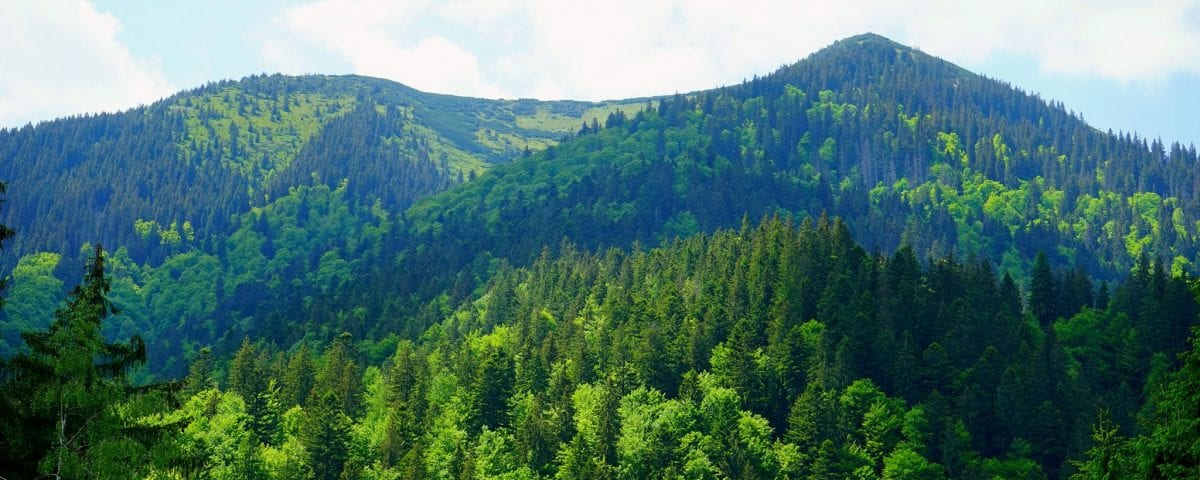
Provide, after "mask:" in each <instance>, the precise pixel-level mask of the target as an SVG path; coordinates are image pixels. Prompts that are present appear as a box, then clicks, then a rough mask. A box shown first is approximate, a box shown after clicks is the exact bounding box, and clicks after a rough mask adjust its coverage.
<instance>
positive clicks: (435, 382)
mask: <svg viewBox="0 0 1200 480" xmlns="http://www.w3.org/2000/svg"><path fill="white" fill-rule="evenodd" d="M561 250H562V254H561V255H559V256H557V257H552V256H550V255H549V254H543V255H542V256H541V257H540V258H539V259H538V260H537V261H535V262H534V263H533V264H532V265H531V266H530V267H528V268H516V269H514V268H510V267H507V266H503V267H501V269H500V271H499V273H497V275H496V276H495V277H494V279H493V280H492V281H491V283H490V285H489V286H488V288H487V290H486V293H485V294H484V295H483V296H482V297H481V298H479V299H478V300H474V301H469V302H466V303H464V304H462V305H460V306H457V307H455V308H453V309H452V310H450V311H448V313H447V315H446V317H445V319H444V320H443V321H441V322H439V323H438V324H436V325H433V326H432V327H430V328H429V329H427V330H426V331H425V332H424V333H423V334H422V335H421V337H420V338H419V339H417V340H415V341H410V340H400V339H398V338H396V337H392V339H391V340H389V341H385V342H360V343H355V342H354V341H353V340H352V337H351V336H350V335H349V334H343V335H340V336H338V337H337V338H335V339H334V340H333V341H332V342H331V343H329V344H328V345H327V346H325V347H324V348H323V349H321V350H323V352H322V353H321V354H320V355H315V354H314V353H313V352H314V351H315V350H317V349H320V348H319V347H320V346H319V345H314V344H313V343H312V342H301V343H299V344H297V346H296V347H294V348H291V349H287V350H280V349H278V348H276V347H273V346H271V345H270V344H264V343H261V342H250V341H249V340H245V341H243V342H242V344H241V347H240V348H239V349H238V351H237V352H236V354H235V355H233V356H232V359H230V360H228V361H227V362H226V361H214V360H213V359H212V357H211V356H210V355H211V354H210V353H209V352H208V351H207V350H204V351H202V352H201V353H200V354H199V355H198V357H197V360H196V361H194V362H193V364H192V366H191V369H190V373H189V374H188V375H187V376H186V378H185V380H184V382H183V385H182V387H181V390H180V391H178V392H177V393H175V394H174V395H176V396H177V398H178V402H177V403H176V406H171V405H170V403H171V402H163V401H162V399H161V398H160V397H156V396H150V398H146V397H147V395H145V394H141V395H134V394H126V396H125V397H121V396H116V397H114V396H112V393H110V394H109V396H107V397H102V398H103V401H102V403H103V404H104V405H108V407H106V408H108V410H102V411H103V412H106V413H105V415H109V416H111V417H104V418H111V419H110V420H108V423H105V425H108V426H107V427H104V428H105V430H101V431H96V432H93V433H91V434H90V435H93V437H90V438H94V440H91V441H92V442H94V443H90V444H88V445H89V446H88V447H86V448H83V447H76V448H75V449H74V450H73V451H75V452H76V453H77V454H78V455H79V458H80V460H78V461H77V462H79V463H77V464H78V465H88V463H86V462H97V463H96V466H95V467H89V468H97V469H99V468H102V467H101V466H100V464H103V463H104V462H111V461H120V460H119V459H141V460H140V461H141V463H139V465H142V466H141V467H139V468H140V470H138V471H139V472H141V473H140V474H139V475H147V476H155V475H176V474H188V473H189V472H190V473H192V474H195V473H197V472H200V473H199V474H201V475H203V476H209V477H213V478H551V477H553V478H563V479H567V478H581V479H582V478H771V477H782V478H847V477H853V478H993V477H997V476H998V477H1001V478H1035V479H1036V478H1066V477H1067V476H1068V475H1069V474H1071V472H1077V474H1078V475H1088V474H1090V473H1089V472H1094V471H1095V469H1096V468H1105V469H1111V468H1117V467H1113V466H1111V465H1117V464H1115V463H1112V462H1118V461H1119V462H1124V463H1120V465H1124V467H1120V468H1126V467H1128V468H1134V466H1137V468H1152V469H1160V470H1161V471H1162V472H1170V473H1166V474H1165V475H1167V476H1175V475H1176V474H1177V473H1178V472H1182V471H1184V470H1179V469H1186V468H1191V467H1189V465H1194V462H1193V463H1189V462H1192V460H1194V459H1193V458H1192V457H1190V456H1189V455H1192V453H1189V452H1190V450H1188V449H1189V448H1190V447H1188V445H1191V444H1192V443H1195V439H1194V438H1192V437H1194V436H1195V435H1194V428H1192V427H1189V425H1194V424H1193V423H1187V422H1194V420H1187V421H1185V420H1183V419H1180V418H1179V415H1178V414H1179V412H1184V413H1185V415H1186V414H1187V413H1186V412H1192V410H1194V409H1190V405H1191V404H1190V403H1188V402H1193V401H1194V398H1193V397H1194V395H1195V393H1194V392H1195V389H1194V388H1193V387H1194V383H1195V379H1194V378H1192V377H1194V376H1195V375H1194V372H1192V370H1194V369H1195V365H1194V363H1195V358H1196V354H1195V353H1190V354H1187V355H1184V356H1183V357H1181V360H1182V362H1181V363H1180V362H1175V361H1173V360H1172V359H1173V358H1174V356H1175V354H1176V353H1178V352H1180V351H1184V350H1186V349H1187V347H1186V345H1184V344H1183V343H1182V339H1183V338H1184V337H1183V336H1174V335H1175V334H1176V333H1178V332H1186V331H1187V330H1188V329H1189V328H1191V327H1194V326H1196V325H1197V323H1198V322H1197V318H1198V317H1197V314H1198V312H1200V306H1198V305H1197V303H1196V301H1195V298H1194V296H1193V295H1194V293H1193V291H1192V290H1191V289H1190V288H1189V286H1188V285H1187V281H1188V280H1187V279H1186V278H1182V277H1170V276H1169V275H1168V274H1166V273H1165V271H1164V269H1163V268H1162V267H1161V266H1158V267H1156V266H1154V265H1152V264H1149V263H1144V264H1143V265H1142V266H1140V267H1138V269H1136V270H1135V272H1134V273H1133V275H1132V276H1131V277H1130V278H1129V279H1128V281H1126V282H1124V283H1122V284H1120V285H1118V286H1116V287H1114V288H1113V289H1112V290H1111V293H1109V290H1108V288H1107V287H1101V288H1100V289H1099V290H1093V288H1092V285H1093V284H1092V283H1091V281H1090V280H1089V279H1088V278H1087V277H1086V275H1084V274H1081V273H1078V272H1075V271H1070V270H1067V271H1058V272H1055V271H1053V270H1047V271H1045V272H1042V273H1038V272H1034V273H1033V274H1032V275H1033V276H1035V277H1037V276H1040V275H1046V276H1047V278H1046V281H1045V282H1044V283H1041V282H1039V283H1038V284H1037V286H1036V287H1034V288H1035V289H1034V290H1032V291H1030V292H1028V295H1022V293H1021V291H1020V289H1019V288H1018V287H1017V286H1016V285H1015V284H1014V283H1013V281H1012V279H1011V277H1009V276H1007V275H1004V276H998V275H997V274H996V272H995V271H994V270H993V269H992V268H991V267H990V265H989V264H988V263H987V262H986V261H977V260H971V261H966V262H961V261H958V260H956V259H954V258H952V257H951V258H943V259H939V260H935V261H933V262H931V263H929V264H923V263H922V262H921V261H919V260H918V259H917V258H916V257H915V256H914V254H913V251H912V250H911V249H909V248H902V249H900V250H899V251H898V252H896V253H895V254H894V255H891V256H879V255H870V254H868V253H866V251H864V250H863V249H862V248H861V247H860V246H858V245H856V244H855V243H854V242H853V241H852V240H851V239H850V236H849V231H848V229H847V227H846V225H845V224H843V223H841V222H840V221H833V222H829V221H826V220H824V219H821V220H820V221H818V222H811V221H806V222H804V223H803V224H802V225H800V226H799V227H798V228H797V227H795V226H793V225H791V224H788V223H785V222H782V221H778V220H768V221H765V222H763V223H762V224H760V225H759V226H757V227H750V226H748V225H744V226H743V227H742V228H741V229H740V230H736V231H733V230H726V231H721V232H718V233H716V234H714V235H712V236H706V235H698V236H693V237H690V238H688V239H686V240H677V241H674V242H672V244H671V245H669V246H667V247H663V248H656V249H652V250H648V251H644V250H640V249H636V248H635V249H634V250H632V251H622V250H616V249H611V250H606V251H604V252H601V253H596V254H589V253H586V252H581V251H578V250H577V249H576V248H575V247H574V246H572V245H570V244H567V245H563V246H562V248H561ZM96 258H102V257H96ZM1037 263H1038V264H1039V265H1046V263H1045V262H1044V260H1043V261H1039V262H1037ZM96 268H97V267H95V266H93V267H92V269H91V270H89V272H91V273H89V275H88V277H87V279H86V280H85V284H84V287H82V289H81V290H79V291H83V292H90V291H95V292H102V291H103V290H102V289H101V288H100V287H98V286H97V285H99V284H101V283H100V280H97V279H99V278H103V276H102V275H101V274H99V273H97V272H96ZM98 294H99V293H98ZM99 295H100V296H99V297H98V298H101V299H103V298H104V295H102V294H99ZM1023 297H1025V298H1026V299H1027V301H1023ZM80 298H85V297H81V294H78V293H77V294H73V295H72V299H73V300H72V301H71V302H69V303H68V306H67V307H66V308H65V309H64V310H63V311H62V312H64V313H63V314H62V317H61V318H63V319H66V318H70V316H69V315H67V313H68V312H73V311H76V310H78V309H79V307H78V306H77V305H79V304H81V303H83V304H87V305H103V304H104V302H103V301H97V300H91V301H88V302H81V301H80V300H79V299H80ZM86 298H92V297H86ZM1043 302H1044V303H1045V304H1043ZM1026 303H1027V304H1028V308H1025V307H1023V304H1026ZM86 311H89V312H90V311H91V310H86ZM1039 311H1045V312H1051V313H1049V314H1048V316H1047V317H1046V318H1045V319H1044V320H1039V318H1038V316H1037V315H1038V314H1037V312H1039ZM88 318H95V317H94V316H91V317H88ZM62 321H65V320H60V322H62ZM87 325H93V327H90V328H91V329H90V330H88V331H90V332H92V333H91V335H96V334H97V333H98V330H99V329H98V322H95V323H87ZM62 331H64V329H62V328H61V327H58V323H56V326H54V327H52V328H51V333H50V334H44V335H37V334H31V335H27V337H26V338H27V340H35V339H41V338H48V337H46V335H54V333H53V332H62ZM66 331H71V332H73V330H66ZM1160 333H1161V334H1160ZM93 338H94V337H93ZM38 342H40V340H38ZM37 344H40V343H37V342H35V343H34V344H31V345H37ZM110 348H111V347H110ZM34 350H35V352H40V351H41V350H42V349H41V347H38V348H35V349H34ZM84 357H85V358H86V357H87V356H86V354H84ZM22 358H24V357H22ZM76 363H77V362H76ZM13 365H14V366H17V367H19V368H23V367H20V366H21V365H22V364H21V363H19V362H14V363H13ZM88 365H94V364H91V363H88ZM1179 365H1181V366H1182V370H1179V372H1178V373H1169V372H1170V371H1171V370H1174V369H1176V368H1179V367H1178V366H1179ZM101 366H102V365H101ZM92 368H98V367H92ZM10 371H11V370H10ZM17 371H20V370H17ZM79 375H82V374H78V373H65V374H63V375H62V376H59V377H48V378H44V379H40V380H36V381H31V380H22V379H23V378H24V377H22V376H15V377H14V376H13V375H11V374H9V375H8V376H6V378H9V379H10V380H8V382H9V383H6V386H5V388H4V389H3V392H4V393H5V395H6V397H5V398H6V401H8V402H10V403H12V402H15V405H18V406H19V407H20V408H15V409H11V410H6V411H7V412H11V413H12V414H13V415H14V416H15V415H21V416H19V417H16V418H20V419H24V420H23V421H20V422H16V424H17V425H20V426H21V427H22V428H26V429H27V430H23V431H22V432H23V433H22V435H21V436H8V437H7V438H12V439H20V440H18V441H24V440H26V439H36V438H42V439H43V440H40V442H42V443H36V441H35V442H33V443H28V444H25V445H26V448H28V446H30V445H32V446H36V445H41V444H46V442H50V441H52V439H53V438H54V437H53V435H51V433H52V432H53V431H54V430H53V428H51V427H50V426H48V425H47V426H42V427H41V428H38V427H37V426H38V425H41V424H37V423H36V422H30V421H28V420H27V419H28V418H30V417H28V416H25V415H23V413H24V411H23V410H21V408H34V407H36V406H38V405H43V404H42V403H40V402H32V403H29V404H25V403H22V401H21V400H20V399H22V398H24V397H22V396H21V395H23V393H22V392H25V391H26V390H25V388H35V387H34V386H36V385H46V384H47V383H37V382H48V383H49V384H51V385H53V384H55V383H54V382H55V380H54V379H55V378H60V379H63V380H58V381H66V385H68V386H69V385H77V383H73V382H75V380H73V379H74V378H76V377H79ZM14 378H15V379H17V380H16V381H15V380H12V379H14ZM79 378H88V377H86V376H83V377H79ZM68 379H71V380H68ZM23 385H29V386H26V387H22V386H23ZM30 391H38V392H53V391H54V390H47V389H46V388H45V387H40V388H36V389H34V390H30ZM109 391H110V392H119V391H120V390H109ZM126 402H127V403H126ZM51 405H52V404H51ZM148 405H153V406H154V408H149V406H148ZM133 406H140V407H141V408H133ZM1185 407H1186V408H1185ZM43 408H45V407H43ZM92 408H101V407H99V406H93V407H92ZM50 412H51V413H52V410H50ZM1191 414H1192V415H1194V412H1192V413H1191ZM43 415H44V414H43ZM32 418H40V417H37V416H34V417H32ZM9 420H10V423H7V424H6V425H10V426H11V425H13V422H11V420H12V417H9ZM1180 422H1184V423H1180ZM1093 424H1095V425H1097V427H1096V433H1095V435H1096V436H1097V440H1096V441H1094V442H1093V441H1092V437H1093V429H1092V425H1093ZM85 427H86V428H92V427H91V426H90V424H89V425H85ZM81 428H82V427H81ZM95 428H100V427H95ZM138 429H145V430H146V431H148V432H154V433H153V436H151V437H150V438H153V441H152V442H148V443H147V444H146V445H142V444H141V443H137V441H136V439H129V438H126V437H125V436H123V435H128V433H122V432H128V431H131V430H134V431H136V430H138ZM89 431H90V430H89ZM1105 432H1107V433H1105ZM1114 432H1144V435H1145V436H1146V439H1147V440H1144V441H1142V440H1139V441H1138V442H1136V443H1131V442H1128V441H1124V440H1120V439H1119V438H1116V439H1114V438H1115V437H1114V436H1115V435H1116V434H1115V433H1114ZM1104 435H1107V436H1104ZM110 442H118V443H120V445H122V447H120V448H117V447H112V448H108V447H103V448H102V447H99V446H91V445H109V443H110ZM1188 442H1192V443H1188ZM139 445H142V446H139ZM35 448H36V447H35ZM1089 448H1090V450H1089ZM1106 449H1107V450H1106ZM8 451H9V452H19V451H23V450H8ZM50 451H51V452H52V453H54V454H57V452H58V447H55V449H52V450H50ZM1104 452H1109V453H1104ZM1111 452H1116V453H1111ZM1104 455H1108V456H1109V457H1111V456H1112V455H1116V456H1118V457H1119V460H1103V461H1101V460H1095V459H1096V458H1100V457H1103V458H1109V457H1104ZM10 458H12V459H13V461H19V462H26V463H19V464H14V465H26V466H28V467H29V468H33V467H34V466H35V465H36V468H38V469H40V470H41V471H43V472H48V471H50V470H51V469H53V468H60V467H58V466H57V465H58V463H56V462H55V461H52V460H45V459H44V460H41V461H40V463H37V462H38V461H37V456H36V455H32V454H31V455H29V456H26V457H17V456H15V455H12V456H10ZM46 458H50V459H53V458H57V457H55V456H54V455H50V456H48V457H46ZM21 459H24V460H21ZM1069 459H1080V460H1079V461H1078V462H1069V461H1068V460H1069ZM1088 459H1091V460H1088ZM151 460H153V461H151ZM1096 462H1101V463H1103V465H1102V466H1099V467H1097V466H1094V465H1093V464H1096V465H1100V464H1099V463H1096ZM1104 462H1107V463H1104ZM1139 462H1140V463H1139ZM1110 464H1111V465H1110ZM70 465H76V464H70ZM1076 466H1078V467H1079V468H1078V470H1076V469H1075V467H1076ZM79 468H83V467H79ZM1172 469H1174V470H1172ZM96 471H99V470H96ZM1088 478H1090V477H1088Z"/></svg>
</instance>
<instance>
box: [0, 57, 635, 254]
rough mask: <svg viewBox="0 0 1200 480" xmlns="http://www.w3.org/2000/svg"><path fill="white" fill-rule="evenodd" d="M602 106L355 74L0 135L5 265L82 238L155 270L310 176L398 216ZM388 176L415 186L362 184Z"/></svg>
mask: <svg viewBox="0 0 1200 480" xmlns="http://www.w3.org/2000/svg"><path fill="white" fill-rule="evenodd" d="M609 108H613V107H612V106H611V105H607V104H596V103H587V102H539V101H532V100H519V101H498V100H480V99H469V98H459V97H452V96H446V95H434V94H427V93H423V92H418V91H416V90H413V89H410V88H408V87H405V86H403V85H400V84H397V83H394V82H390V81H385V80H379V79H373V78H366V77H357V76H344V77H330V76H306V77H284V76H280V75H274V76H257V77H249V78H246V79H243V80H241V81H237V82H231V81H226V82H220V83H214V84H210V85H207V86H204V87H201V88H198V89H195V90H191V91H188V92H183V93H180V94H178V95H175V96H173V97H171V98H168V99H165V100H162V101H160V102H157V103H155V104H153V105H150V106H147V107H141V108H138V109H134V110H130V111H127V112H122V113H118V114H102V115H95V116H84V117H75V118H67V119H60V120H55V121H51V122H44V123H42V124H39V125H37V126H27V127H25V128H21V129H16V130H0V157H3V158H4V159H5V161H4V162H0V178H4V179H5V180H6V181H7V182H8V183H9V185H10V186H11V188H12V192H13V194H12V197H11V198H10V203H9V208H8V209H6V210H5V211H4V214H5V217H4V218H3V219H2V220H3V221H4V222H6V224H8V225H12V226H14V227H15V228H17V229H18V230H19V231H21V235H19V236H18V237H17V238H16V239H15V241H14V245H13V246H12V248H11V249H10V250H9V251H7V252H5V253H6V256H5V260H6V261H5V262H4V263H5V264H6V265H8V266H11V264H12V260H13V259H15V258H16V257H15V256H14V255H18V256H19V255H21V254H27V253H32V252H35V251H39V250H43V251H55V252H60V253H65V254H67V255H70V256H71V258H75V257H76V255H77V254H76V252H77V251H78V250H79V248H80V246H81V245H82V244H83V243H84V242H102V243H104V244H107V245H113V246H127V247H128V248H129V249H130V252H131V254H132V255H133V258H134V259H136V260H138V261H143V260H146V259H155V261H161V260H162V258H164V257H165V256H166V255H168V254H170V253H172V252H176V251H179V248H177V246H178V243H179V242H178V241H176V238H175V237H177V236H183V237H193V238H197V239H199V240H203V239H207V238H209V237H211V236H213V235H228V234H229V233H230V232H231V227H234V226H235V225H234V224H232V223H231V218H232V216H233V215H235V214H239V213H244V212H247V211H249V209H250V207H252V206H262V205H263V204H264V203H265V202H267V201H269V199H270V198H271V197H272V196H276V197H277V196H280V195H282V194H285V193H286V192H287V190H288V188H291V187H295V186H300V185H308V184H311V183H312V182H313V176H314V174H315V175H316V176H317V177H319V178H320V181H323V182H325V183H327V184H329V185H336V184H337V183H338V182H340V181H342V180H343V179H347V180H349V181H350V184H351V185H353V186H354V187H355V188H358V187H359V186H360V185H362V186H363V188H362V189H361V193H362V197H361V199H362V200H364V201H368V202H369V200H367V199H368V198H369V197H372V198H381V199H382V200H383V201H384V205H385V206H386V207H388V208H391V209H403V208H405V207H407V206H408V205H409V204H410V203H411V202H412V201H413V200H415V199H416V198H419V197H420V196H423V195H427V194H430V193H434V192H437V191H440V190H443V189H445V188H446V187H447V186H449V185H451V184H453V183H458V182H461V181H463V180H464V179H465V178H467V177H469V176H472V175H475V174H478V173H481V172H482V171H484V170H486V169H487V167H488V166H489V165H491V164H493V163H497V162H504V161H508V160H509V159H511V158H513V157H516V156H518V155H520V154H521V153H522V151H524V150H526V149H530V150H538V149H540V148H544V147H545V146H546V145H550V144H554V143H556V141H557V140H558V139H560V138H562V137H563V136H564V135H567V134H570V133H573V132H574V131H576V130H577V129H578V128H579V127H578V126H579V125H580V124H581V123H582V122H583V121H585V120H586V119H588V118H590V117H586V116H585V115H587V114H589V113H591V114H601V113H596V112H604V111H607V109H609ZM593 110H594V111H593ZM314 142H315V143H314ZM330 144H333V145H332V146H331V145H330ZM335 150H336V151H335ZM347 160H353V161H352V162H351V161H347ZM394 177H405V178H411V180H410V181H408V182H407V183H406V182H404V181H399V182H388V181H386V180H385V181H384V183H388V185H386V186H368V185H366V184H368V183H372V182H373V183H376V184H378V183H379V182H380V178H383V179H391V178H394ZM185 222H186V223H187V224H188V225H189V226H188V227H187V228H188V229H189V230H190V233H189V232H184V226H183V225H184V223H185ZM142 237H145V238H142Z"/></svg>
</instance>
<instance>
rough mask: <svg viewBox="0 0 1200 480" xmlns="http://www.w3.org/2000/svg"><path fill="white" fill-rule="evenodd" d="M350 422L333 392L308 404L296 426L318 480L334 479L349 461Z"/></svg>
mask: <svg viewBox="0 0 1200 480" xmlns="http://www.w3.org/2000/svg"><path fill="white" fill-rule="evenodd" d="M349 441H350V419H349V418H347V417H346V415H344V414H343V413H342V405H341V402H340V401H338V399H337V397H336V396H335V395H334V394H333V392H325V394H324V395H321V396H320V397H319V398H317V399H315V400H314V401H312V402H311V404H310V405H309V408H308V410H307V411H306V412H305V416H304V423H303V424H302V425H301V427H300V442H301V443H302V444H304V449H305V451H307V452H308V462H309V465H310V466H311V467H312V470H313V474H314V475H315V476H316V478H318V479H320V480H334V479H337V478H338V477H339V476H341V474H342V470H343V469H344V468H345V466H346V460H347V459H349Z"/></svg>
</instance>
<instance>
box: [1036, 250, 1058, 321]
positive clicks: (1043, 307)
mask: <svg viewBox="0 0 1200 480" xmlns="http://www.w3.org/2000/svg"><path fill="white" fill-rule="evenodd" d="M1055 294H1056V292H1055V288H1054V273H1053V272H1051V271H1050V261H1049V260H1047V259H1046V254H1045V253H1044V252H1038V256H1037V259H1035V260H1034V261H1033V276H1032V278H1031V279H1030V281H1029V311H1030V312H1031V313H1033V318H1034V319H1036V320H1037V321H1038V324H1040V325H1043V326H1045V325H1049V324H1050V323H1051V322H1053V321H1054V319H1055V318H1056V317H1057V316H1058V313H1059V312H1058V308H1057V299H1056V297H1055Z"/></svg>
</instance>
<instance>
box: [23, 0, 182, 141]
mask: <svg viewBox="0 0 1200 480" xmlns="http://www.w3.org/2000/svg"><path fill="white" fill-rule="evenodd" d="M120 30H121V25H120V22H118V21H117V19H116V18H113V17H112V16H111V15H107V14H102V13H100V12H97V11H96V9H95V8H94V7H93V6H92V5H91V3H89V2H87V1H85V0H53V1H49V0H47V1H36V2H35V1H28V2H25V1H16V2H5V3H4V5H3V6H0V45H3V48H0V65H4V70H5V73H4V75H0V126H9V127H12V126H19V125H21V124H24V123H27V122H34V121H39V120H45V119H50V118H53V117H58V116H63V115H68V114H76V113H84V112H97V111H116V110H120V109H125V108H130V107H134V106H137V105H138V104H142V103H149V102H152V101H154V100H157V99H159V98H162V97H163V96H166V95H169V94H170V93H172V92H173V91H174V90H175V87H174V86H172V85H171V83H170V82H168V81H167V80H166V79H165V78H164V77H163V75H162V73H161V72H160V71H159V69H158V68H157V67H156V66H155V65H151V64H149V63H147V62H145V61H143V60H139V59H137V58H135V57H134V56H133V55H132V54H131V53H130V52H129V50H128V49H127V48H126V47H125V45H124V44H122V43H121V42H120V41H119V40H118V39H117V34H118V33H119V32H120Z"/></svg>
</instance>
